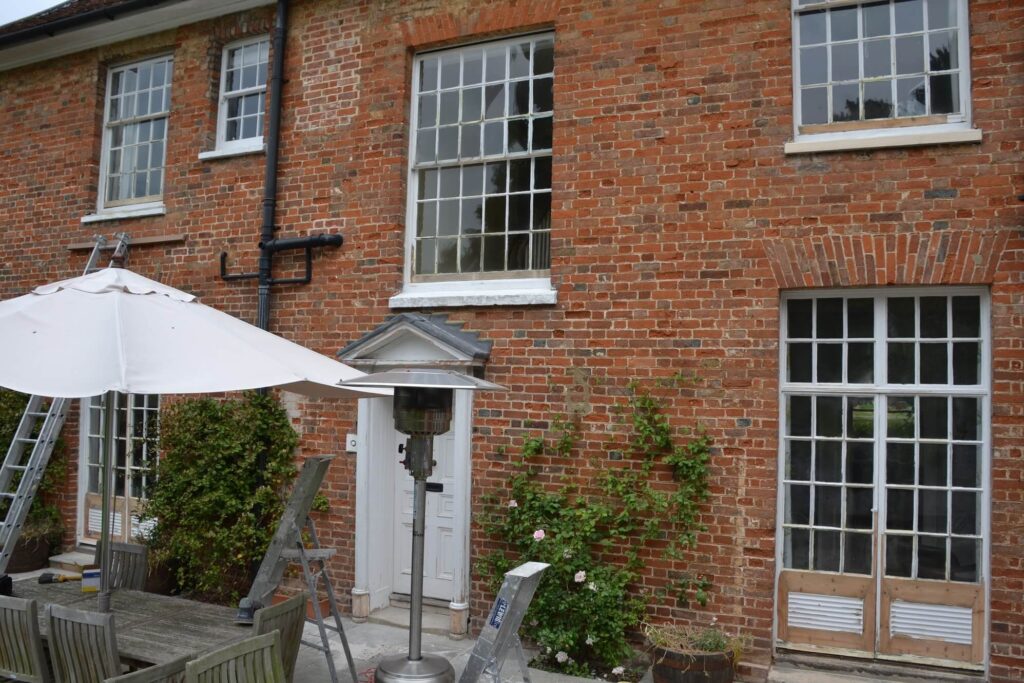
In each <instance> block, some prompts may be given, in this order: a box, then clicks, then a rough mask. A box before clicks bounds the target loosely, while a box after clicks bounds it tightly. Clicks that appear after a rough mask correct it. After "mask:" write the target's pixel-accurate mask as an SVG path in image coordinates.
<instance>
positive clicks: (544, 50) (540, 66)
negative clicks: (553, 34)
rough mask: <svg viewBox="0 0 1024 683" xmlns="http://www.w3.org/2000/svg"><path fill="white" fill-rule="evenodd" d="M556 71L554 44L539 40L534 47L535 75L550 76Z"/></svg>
mask: <svg viewBox="0 0 1024 683" xmlns="http://www.w3.org/2000/svg"><path fill="white" fill-rule="evenodd" d="M554 70H555V57H554V42H553V41H551V40H550V39H547V40H538V41H537V42H536V44H535V45H534V46H533V73H534V75H538V74H549V73H551V72H552V71H554Z"/></svg>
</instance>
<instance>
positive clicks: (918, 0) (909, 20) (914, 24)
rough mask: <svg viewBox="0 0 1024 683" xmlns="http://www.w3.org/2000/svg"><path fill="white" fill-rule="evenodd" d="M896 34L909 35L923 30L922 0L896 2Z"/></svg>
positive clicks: (898, 0)
mask: <svg viewBox="0 0 1024 683" xmlns="http://www.w3.org/2000/svg"><path fill="white" fill-rule="evenodd" d="M895 5H896V7H895V10H896V11H895V15H896V33H910V32H912V31H920V30H921V29H923V28H924V15H923V13H922V9H923V0H896V3H895Z"/></svg>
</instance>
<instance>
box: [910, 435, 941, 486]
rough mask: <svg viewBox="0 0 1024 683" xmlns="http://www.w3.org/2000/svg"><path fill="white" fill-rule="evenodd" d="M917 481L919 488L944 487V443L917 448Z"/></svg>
mask: <svg viewBox="0 0 1024 683" xmlns="http://www.w3.org/2000/svg"><path fill="white" fill-rule="evenodd" d="M919 448H920V451H919V453H918V459H919V461H920V462H919V471H918V474H917V481H918V483H920V484H921V486H946V484H947V481H946V459H947V455H948V451H947V448H948V447H947V446H946V444H944V443H923V444H921V445H920V446H919Z"/></svg>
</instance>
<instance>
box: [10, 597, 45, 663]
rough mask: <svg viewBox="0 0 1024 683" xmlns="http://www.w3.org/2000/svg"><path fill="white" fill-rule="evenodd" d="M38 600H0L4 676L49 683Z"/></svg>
mask: <svg viewBox="0 0 1024 683" xmlns="http://www.w3.org/2000/svg"><path fill="white" fill-rule="evenodd" d="M37 612H38V610H37V607H36V601H35V600H22V599H19V598H9V597H0V676H7V677H10V678H13V679H14V680H16V681H24V682H25V683H49V681H50V676H49V672H48V670H47V668H46V658H45V655H44V654H43V641H42V638H41V637H40V635H39V616H38V614H37Z"/></svg>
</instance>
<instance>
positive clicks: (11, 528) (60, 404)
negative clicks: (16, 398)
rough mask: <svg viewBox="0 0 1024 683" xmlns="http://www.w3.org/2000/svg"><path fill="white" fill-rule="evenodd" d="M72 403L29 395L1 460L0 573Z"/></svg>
mask: <svg viewBox="0 0 1024 683" xmlns="http://www.w3.org/2000/svg"><path fill="white" fill-rule="evenodd" d="M115 237H116V238H117V244H116V245H115V246H114V254H113V257H112V261H111V263H114V262H116V261H117V260H119V259H122V258H124V255H125V252H126V250H127V248H128V236H127V235H126V234H125V233H118V234H117V235H115ZM106 244H107V239H106V238H105V237H103V236H97V237H96V244H95V246H93V248H92V252H91V253H90V254H89V260H88V261H87V262H86V264H85V271H84V273H83V274H85V275H87V274H89V273H91V272H93V271H94V270H96V263H97V262H98V261H99V258H100V252H102V251H103V249H104V248H106ZM70 405H71V399H67V398H53V399H48V398H45V397H43V396H30V397H29V399H28V405H26V406H25V412H24V413H23V414H22V416H21V421H20V422H19V423H18V427H17V429H16V430H15V432H14V438H13V439H12V440H11V444H10V446H9V447H8V448H7V454H6V456H5V457H4V459H3V462H2V463H0V575H3V574H5V573H6V571H7V563H8V562H10V559H11V554H12V553H13V552H14V545H15V544H16V543H17V542H18V537H19V536H21V529H22V526H23V525H24V523H25V518H26V516H27V515H28V511H29V508H31V507H32V502H33V501H34V500H35V497H36V493H37V491H38V490H39V484H40V482H42V479H43V473H44V472H45V470H46V465H47V464H48V463H49V462H50V456H51V455H52V454H53V448H54V446H55V445H56V443H57V438H58V437H59V436H60V430H61V427H63V426H64V420H65V418H66V417H67V412H68V407H69V406H70ZM26 455H27V457H26ZM5 504H6V506H5Z"/></svg>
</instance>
